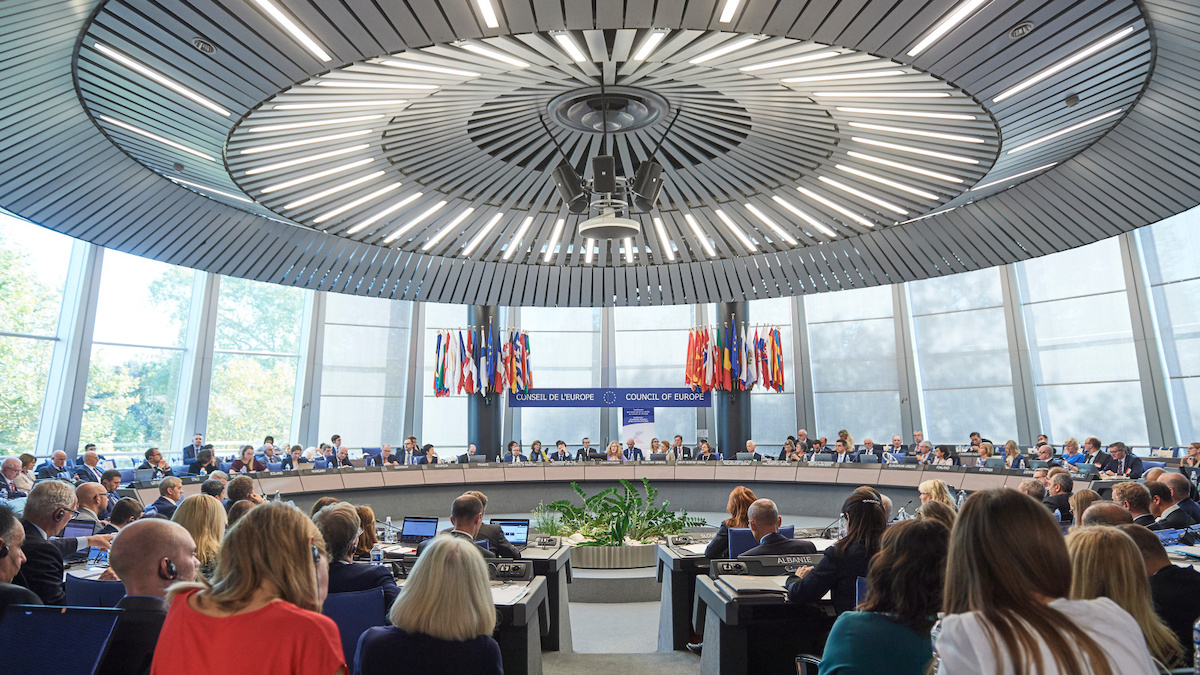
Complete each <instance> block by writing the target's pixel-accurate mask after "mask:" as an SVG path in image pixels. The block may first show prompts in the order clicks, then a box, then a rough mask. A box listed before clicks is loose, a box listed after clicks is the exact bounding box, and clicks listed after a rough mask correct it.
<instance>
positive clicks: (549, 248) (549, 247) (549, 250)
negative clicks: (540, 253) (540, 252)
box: [542, 218, 567, 262]
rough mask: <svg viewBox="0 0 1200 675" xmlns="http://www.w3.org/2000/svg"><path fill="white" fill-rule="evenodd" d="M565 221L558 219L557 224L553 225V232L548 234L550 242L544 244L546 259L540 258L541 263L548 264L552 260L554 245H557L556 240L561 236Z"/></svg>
mask: <svg viewBox="0 0 1200 675" xmlns="http://www.w3.org/2000/svg"><path fill="white" fill-rule="evenodd" d="M566 224H567V221H566V220H564V219H563V218H559V219H558V222H556V223H554V231H553V232H551V233H550V240H549V241H547V242H546V257H544V258H542V262H550V261H551V260H553V259H554V245H555V244H557V243H558V238H559V237H561V236H562V231H563V226H565V225H566Z"/></svg>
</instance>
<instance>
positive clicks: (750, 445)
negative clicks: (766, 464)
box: [746, 441, 763, 462]
mask: <svg viewBox="0 0 1200 675" xmlns="http://www.w3.org/2000/svg"><path fill="white" fill-rule="evenodd" d="M757 448H758V444H757V443H755V442H754V441H746V452H748V453H750V459H752V460H754V461H756V462H761V461H762V458H763V456H762V455H760V454H758V450H757Z"/></svg>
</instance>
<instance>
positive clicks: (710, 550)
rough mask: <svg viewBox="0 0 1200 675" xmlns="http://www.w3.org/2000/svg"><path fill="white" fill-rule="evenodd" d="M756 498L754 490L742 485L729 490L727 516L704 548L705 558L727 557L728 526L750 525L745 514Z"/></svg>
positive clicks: (726, 507)
mask: <svg viewBox="0 0 1200 675" xmlns="http://www.w3.org/2000/svg"><path fill="white" fill-rule="evenodd" d="M756 499H758V497H756V496H754V491H753V490H751V489H750V488H748V487H745V486H742V485H739V486H737V487H735V488H733V490H731V491H730V492H729V501H728V502H726V504H725V511H726V512H727V513H728V514H729V517H728V518H726V519H725V520H723V521H721V527H719V528H717V533H716V535H714V536H713V538H712V541H710V542H709V543H708V547H707V548H705V549H704V557H705V558H710V559H711V558H728V557H729V528H731V527H750V520H749V519H748V518H747V515H746V514H747V512H748V511H749V510H750V505H751V504H753V503H754V501H755V500H756Z"/></svg>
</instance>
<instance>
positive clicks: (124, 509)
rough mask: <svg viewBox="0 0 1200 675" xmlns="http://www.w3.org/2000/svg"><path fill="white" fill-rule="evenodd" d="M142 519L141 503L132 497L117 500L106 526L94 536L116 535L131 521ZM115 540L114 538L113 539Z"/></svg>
mask: <svg viewBox="0 0 1200 675" xmlns="http://www.w3.org/2000/svg"><path fill="white" fill-rule="evenodd" d="M141 517H142V503H141V502H139V501H138V500H136V499H134V498H133V497H125V498H124V499H118V500H117V504H116V506H114V507H113V509H112V515H110V516H109V518H108V524H107V525H105V526H104V527H102V528H100V531H99V532H97V533H96V534H116V533H118V532H120V531H121V530H123V529H125V527H126V526H128V525H129V524H130V523H132V522H133V521H135V520H137V519H138V518H141ZM114 538H115V537H114Z"/></svg>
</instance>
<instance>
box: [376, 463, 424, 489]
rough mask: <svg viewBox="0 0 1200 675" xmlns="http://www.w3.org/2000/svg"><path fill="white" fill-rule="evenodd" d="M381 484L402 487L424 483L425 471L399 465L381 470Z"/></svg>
mask: <svg viewBox="0 0 1200 675" xmlns="http://www.w3.org/2000/svg"><path fill="white" fill-rule="evenodd" d="M383 484H384V485H386V486H387V487H393V486H395V487H402V486H405V485H424V484H425V472H424V471H422V470H420V469H417V468H408V467H401V468H397V469H392V468H388V469H384V470H383Z"/></svg>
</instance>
